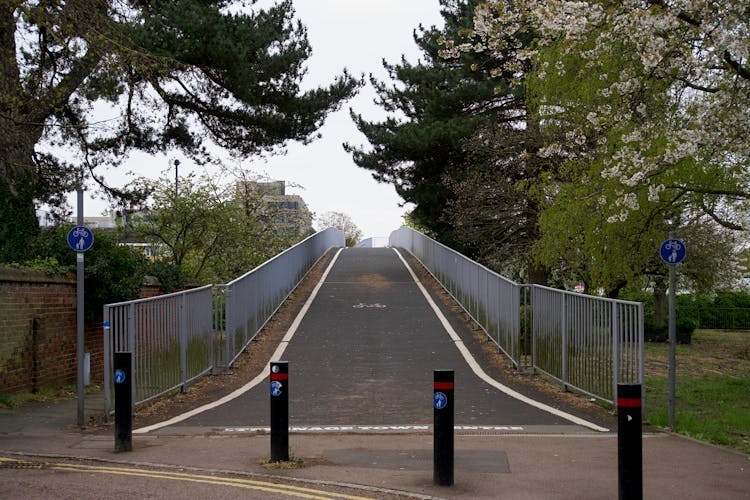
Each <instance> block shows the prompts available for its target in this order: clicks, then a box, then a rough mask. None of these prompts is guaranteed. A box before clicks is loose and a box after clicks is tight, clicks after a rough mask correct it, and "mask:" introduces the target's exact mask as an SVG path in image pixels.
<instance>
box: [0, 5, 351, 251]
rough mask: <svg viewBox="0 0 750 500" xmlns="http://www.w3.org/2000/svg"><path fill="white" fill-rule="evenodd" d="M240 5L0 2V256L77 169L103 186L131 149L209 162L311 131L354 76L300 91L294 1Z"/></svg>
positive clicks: (303, 42)
mask: <svg viewBox="0 0 750 500" xmlns="http://www.w3.org/2000/svg"><path fill="white" fill-rule="evenodd" d="M246 3H247V2H241V3H239V2H231V1H229V0H215V1H199V0H174V1H161V0H159V1H144V2H124V1H120V0H77V1H68V2H63V1H61V0H50V1H44V2H38V1H31V0H28V1H24V0H0V37H2V43H1V44H0V129H2V130H3V134H2V135H0V200H2V201H0V242H2V243H0V258H3V259H4V260H7V259H12V258H13V257H14V255H17V254H18V252H19V251H20V250H19V249H21V248H22V245H21V244H20V243H19V242H22V241H23V240H24V238H25V237H26V236H27V235H28V234H29V233H33V232H35V231H37V230H38V229H37V222H36V216H35V205H36V204H37V203H51V204H53V205H56V206H59V205H60V204H61V203H62V198H63V196H64V194H65V192H67V191H70V190H71V189H72V188H73V187H74V186H76V185H77V184H79V183H81V182H83V180H84V178H88V179H92V180H93V181H95V182H97V183H99V184H100V185H102V186H104V187H105V188H108V189H109V187H108V186H106V182H105V179H104V178H103V177H102V176H100V175H97V174H96V172H95V168H96V167H97V166H98V165H101V164H105V163H106V164H108V165H117V164H118V163H119V162H120V161H122V159H123V158H125V157H126V156H127V154H128V152H130V151H133V150H141V151H146V152H149V153H156V152H162V151H166V150H170V149H172V150H179V151H182V152H183V153H184V154H185V155H187V156H189V157H191V158H193V159H195V160H196V161H207V160H208V159H209V158H210V154H209V149H208V147H209V146H210V145H216V146H219V147H222V148H225V149H227V150H229V151H232V152H234V153H237V154H240V155H251V154H257V153H261V152H268V151H273V150H275V149H276V148H278V147H280V146H283V145H284V144H285V143H286V142H287V141H289V140H300V141H310V140H312V139H313V138H314V137H315V132H316V130H317V129H318V128H319V127H320V125H321V124H322V122H323V120H324V118H325V116H326V115H327V114H328V113H329V112H330V111H332V110H334V109H336V108H337V107H338V105H339V103H340V102H341V101H342V100H343V99H346V98H348V97H350V96H351V95H352V94H353V93H354V91H355V90H356V88H357V86H358V85H359V82H357V81H355V80H353V79H352V78H351V77H350V76H349V75H348V74H347V73H346V72H344V74H343V75H342V76H340V77H339V78H337V79H336V81H335V82H334V83H333V84H332V85H330V86H328V87H326V88H317V89H312V90H309V91H305V92H302V91H300V88H299V83H300V80H301V78H302V76H303V75H304V74H305V68H304V66H303V63H304V61H305V60H306V59H307V58H308V57H309V55H310V51H311V49H310V46H309V43H308V41H307V34H306V31H305V28H304V27H303V26H302V24H301V23H295V22H294V21H293V15H294V11H293V9H292V2H291V0H281V1H280V2H278V3H277V4H275V5H273V6H271V7H269V8H267V9H265V10H261V9H258V8H251V9H247V8H245V9H243V8H241V7H240V6H241V5H245V4H246ZM250 3H251V4H252V3H254V2H252V1H251V2H250ZM60 150H64V151H66V152H67V153H65V154H63V153H59V151H60ZM71 156H72V158H73V159H71V160H68V159H66V158H71ZM110 192H113V193H115V194H118V195H121V196H124V195H125V194H126V193H123V192H117V191H116V190H112V189H110Z"/></svg>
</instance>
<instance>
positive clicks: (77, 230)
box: [68, 226, 94, 252]
mask: <svg viewBox="0 0 750 500" xmlns="http://www.w3.org/2000/svg"><path fill="white" fill-rule="evenodd" d="M93 244H94V233H93V232H92V231H91V229H89V228H87V227H86V226H76V227H74V228H73V229H71V230H70V231H68V245H69V246H70V248H72V249H73V250H75V251H76V252H85V251H86V250H88V249H89V248H91V245H93Z"/></svg>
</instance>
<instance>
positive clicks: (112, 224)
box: [73, 215, 117, 229]
mask: <svg viewBox="0 0 750 500" xmlns="http://www.w3.org/2000/svg"><path fill="white" fill-rule="evenodd" d="M73 222H74V223H75V222H76V219H73ZM83 225H84V226H86V227H88V228H89V229H116V228H117V221H116V220H115V216H114V215H108V216H103V217H91V216H87V215H84V216H83Z"/></svg>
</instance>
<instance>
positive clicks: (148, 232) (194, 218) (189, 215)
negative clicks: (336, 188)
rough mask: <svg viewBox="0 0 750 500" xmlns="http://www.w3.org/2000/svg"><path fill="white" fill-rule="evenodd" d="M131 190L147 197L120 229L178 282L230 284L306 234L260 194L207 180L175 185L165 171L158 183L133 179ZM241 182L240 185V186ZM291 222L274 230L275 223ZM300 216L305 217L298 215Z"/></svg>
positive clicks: (188, 179)
mask: <svg viewBox="0 0 750 500" xmlns="http://www.w3.org/2000/svg"><path fill="white" fill-rule="evenodd" d="M133 184H134V186H133V187H134V189H133V190H134V191H139V192H141V193H147V195H148V198H147V199H146V200H145V201H144V202H143V203H142V204H141V205H140V206H139V207H137V209H136V210H133V208H132V207H131V209H130V210H128V211H127V212H130V215H129V217H128V219H129V222H127V223H126V224H125V225H124V227H123V229H124V231H125V232H126V234H128V235H129V238H130V239H134V240H138V241H144V240H145V242H147V243H151V244H152V245H153V246H154V248H156V249H157V258H161V259H167V260H168V261H169V262H171V264H172V266H173V267H174V268H176V269H178V270H179V271H180V274H181V277H180V280H179V282H184V281H185V280H190V281H198V282H200V283H217V282H226V281H230V280H232V279H234V278H236V277H238V276H241V275H242V274H244V273H246V272H248V271H250V270H251V269H253V268H254V267H255V266H257V265H259V264H261V263H263V262H265V261H266V260H268V259H270V258H271V257H273V256H274V255H276V254H278V253H280V252H281V251H283V250H285V249H287V248H288V247H290V246H292V245H293V244H294V243H297V242H298V241H300V240H301V239H302V238H303V237H304V236H306V234H304V233H301V232H299V229H297V231H296V232H292V231H290V228H292V227H294V228H300V227H304V225H301V224H297V223H295V224H291V221H289V220H288V219H289V217H290V214H289V213H288V211H284V210H283V208H279V207H277V206H276V205H274V204H273V203H269V200H268V199H267V195H266V194H264V193H262V192H258V191H248V190H245V189H237V188H236V186H223V187H222V186H220V185H218V184H216V183H215V182H214V181H213V180H212V179H211V178H209V177H207V176H203V177H200V178H198V177H196V176H195V175H193V174H191V175H188V176H185V177H181V178H180V182H179V191H178V193H177V198H175V186H174V183H173V180H172V179H170V177H169V175H168V173H167V172H165V173H164V175H163V176H162V177H160V178H159V179H157V180H150V179H145V178H141V179H137V180H136V181H134V183H133ZM244 184H245V183H243V182H239V185H244ZM280 216H283V217H284V218H285V220H287V221H288V222H290V224H289V225H288V226H287V225H285V226H284V228H283V229H284V230H283V231H278V230H277V229H278V228H277V226H276V225H275V224H274V222H275V221H276V220H277V219H279V217H280ZM300 216H304V214H300Z"/></svg>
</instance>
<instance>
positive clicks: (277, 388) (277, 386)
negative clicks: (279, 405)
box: [271, 380, 282, 397]
mask: <svg viewBox="0 0 750 500" xmlns="http://www.w3.org/2000/svg"><path fill="white" fill-rule="evenodd" d="M281 387H282V385H281V382H279V381H278V380H274V381H273V382H271V396H273V397H277V396H281Z"/></svg>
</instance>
